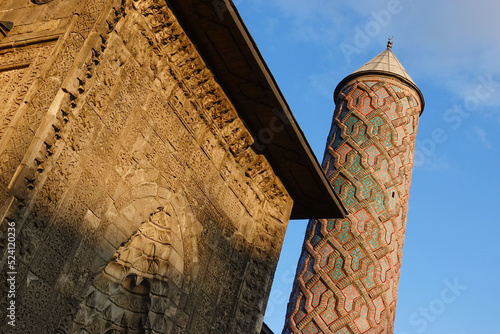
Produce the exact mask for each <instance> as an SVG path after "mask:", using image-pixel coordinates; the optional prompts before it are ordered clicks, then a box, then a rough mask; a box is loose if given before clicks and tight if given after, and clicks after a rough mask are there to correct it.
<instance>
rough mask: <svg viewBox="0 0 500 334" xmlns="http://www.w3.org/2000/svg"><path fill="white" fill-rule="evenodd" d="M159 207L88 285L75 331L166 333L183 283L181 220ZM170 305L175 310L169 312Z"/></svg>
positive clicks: (75, 324) (173, 212) (172, 210)
mask: <svg viewBox="0 0 500 334" xmlns="http://www.w3.org/2000/svg"><path fill="white" fill-rule="evenodd" d="M179 218H180V220H184V219H185V217H184V216H183V215H182V214H181V215H180V216H178V215H177V214H176V212H175V210H174V208H173V206H172V205H169V206H168V207H165V208H158V209H157V210H156V211H155V212H153V213H152V214H151V215H150V217H149V219H148V220H147V221H145V222H144V223H142V224H141V226H140V227H139V229H138V231H137V232H135V233H134V234H133V235H132V236H131V237H130V238H129V240H128V241H127V242H126V243H125V244H123V245H122V246H121V247H120V248H119V249H118V250H117V251H116V253H115V254H114V255H113V257H112V258H111V260H110V261H109V263H108V264H107V265H106V267H105V268H104V270H103V271H102V272H101V273H99V274H98V275H97V277H96V278H95V280H94V282H93V283H92V285H91V286H90V287H89V288H88V290H87V292H86V294H85V296H84V299H83V301H82V302H81V304H80V309H79V311H78V313H77V315H76V317H75V319H74V322H73V329H72V332H74V333H87V331H89V332H91V333H104V334H105V333H157V332H160V333H165V332H166V331H167V330H168V326H169V323H171V322H172V321H173V320H174V319H173V317H175V314H176V312H175V310H176V309H177V304H178V302H179V300H178V299H179V297H180V293H176V291H179V292H180V289H181V288H182V285H183V283H184V277H185V275H186V274H187V273H186V264H185V259H184V253H185V246H184V245H185V243H184V242H183V235H182V234H183V233H182V226H181V225H185V224H183V222H182V221H180V220H179ZM173 310H174V311H173Z"/></svg>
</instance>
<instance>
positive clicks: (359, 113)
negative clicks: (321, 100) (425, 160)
mask: <svg viewBox="0 0 500 334" xmlns="http://www.w3.org/2000/svg"><path fill="white" fill-rule="evenodd" d="M334 100H335V103H336V109H335V114H334V117H333V123H332V127H331V130H330V134H329V136H328V140H327V145H326V150H325V156H324V160H323V168H324V170H325V172H326V174H327V176H328V178H329V180H330V182H331V183H332V185H333V187H334V189H335V191H336V193H337V194H338V195H339V197H340V198H341V200H342V202H343V204H344V206H345V208H346V209H347V211H348V215H347V216H346V218H344V219H320V220H311V221H309V224H308V227H307V231H306V236H305V241H304V246H303V249H302V254H301V257H300V260H299V264H298V268H297V274H296V279H295V283H294V286H293V290H292V294H291V297H290V302H289V304H288V310H287V316H286V323H285V328H284V330H283V333H308V334H310V333H333V334H347V333H393V328H394V317H395V310H396V298H397V290H398V281H399V275H400V267H401V256H402V248H403V242H404V232H405V226H406V213H407V211H408V197H409V191H410V181H411V173H412V166H413V154H414V149H415V136H416V132H417V125H418V120H419V116H420V114H421V112H422V110H423V107H424V99H423V96H422V93H421V92H420V90H419V89H418V87H417V86H416V85H415V83H414V82H413V81H412V79H411V78H410V76H409V75H408V73H407V72H406V71H405V70H404V68H403V67H402V66H401V64H400V63H399V61H398V60H397V58H396V57H395V55H394V53H393V52H392V50H391V42H389V44H388V47H387V49H386V50H384V51H383V52H382V53H380V54H379V55H378V56H376V57H375V58H374V59H372V60H371V61H370V62H368V63H367V64H365V65H364V66H363V67H361V68H360V69H358V70H357V71H355V72H354V73H352V74H351V75H349V76H347V77H346V78H345V79H344V80H342V82H340V84H339V85H338V86H337V88H336V90H335V93H334Z"/></svg>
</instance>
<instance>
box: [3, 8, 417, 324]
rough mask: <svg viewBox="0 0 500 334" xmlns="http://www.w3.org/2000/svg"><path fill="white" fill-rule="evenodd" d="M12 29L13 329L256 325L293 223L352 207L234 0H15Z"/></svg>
mask: <svg viewBox="0 0 500 334" xmlns="http://www.w3.org/2000/svg"><path fill="white" fill-rule="evenodd" d="M0 32H1V35H0V38H1V40H0V100H1V103H0V114H1V118H0V122H1V123H0V219H1V222H2V223H1V224H2V225H1V230H0V231H1V235H0V238H1V239H0V252H1V253H0V254H1V255H2V256H1V265H2V271H1V275H0V279H1V282H2V300H1V301H0V303H1V307H0V316H1V318H0V332H2V333H259V332H260V330H261V326H262V320H263V315H264V310H265V307H266V303H267V298H268V295H269V290H270V287H271V282H272V278H273V274H274V270H275V267H276V264H277V261H278V257H279V252H280V248H281V244H282V241H283V237H284V233H285V229H286V226H287V223H288V220H289V219H290V218H324V217H342V216H343V214H344V213H345V211H344V208H343V206H342V204H341V202H340V201H339V200H338V199H337V197H336V195H335V193H334V190H333V187H332V186H331V185H330V183H329V182H328V179H327V178H326V176H325V175H324V174H323V173H322V171H321V167H320V165H319V164H318V162H317V161H316V159H315V157H314V154H313V153H312V152H311V150H310V148H309V146H308V145H307V142H306V141H305V138H304V137H303V135H302V132H301V131H300V129H299V128H298V125H297V124H296V122H295V120H294V118H293V116H292V115H291V113H290V110H289V109H288V106H287V104H286V101H285V100H284V99H283V96H282V95H281V93H280V92H279V89H278V87H277V86H276V84H275V82H274V80H273V79H272V76H271V74H270V73H269V71H268V69H267V67H266V66H265V63H264V62H263V60H262V57H261V56H260V54H259V53H258V50H257V49H256V48H255V46H254V44H253V42H252V40H251V37H250V36H249V34H248V32H247V31H246V29H245V27H244V24H243V23H242V21H241V19H240V18H239V16H238V14H237V12H236V10H235V8H234V5H233V4H232V3H231V2H230V1H229V0H224V1H223V0H220V1H216V2H214V1H211V0H210V1H202V0H196V1H195V0H193V1H190V0H185V1H184V0H183V1H168V2H165V1H164V0H123V1H122V0H38V1H35V0H33V1H28V0H5V1H2V2H1V3H0ZM346 94H347V93H346ZM414 119H415V122H416V117H415V118H414ZM356 129H357V128H356ZM381 133H382V131H381ZM347 159H348V160H349V161H350V159H352V157H351V156H349V157H348V158H347ZM403 195H404V194H403ZM344 202H345V201H344ZM12 231H14V232H12ZM384 254H385V253H384ZM12 258H15V261H13V262H12V261H11V259H12ZM363 266H366V265H365V264H363ZM12 278H13V280H12ZM387 279H392V276H390V275H389V276H388V277H387ZM12 282H14V283H12ZM12 288H14V290H12ZM11 291H14V294H13V295H12V294H11V293H9V292H11ZM12 304H14V305H15V307H14V311H12V307H10V306H11V305H12ZM12 324H15V326H12Z"/></svg>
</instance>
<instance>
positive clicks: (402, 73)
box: [333, 41, 425, 111]
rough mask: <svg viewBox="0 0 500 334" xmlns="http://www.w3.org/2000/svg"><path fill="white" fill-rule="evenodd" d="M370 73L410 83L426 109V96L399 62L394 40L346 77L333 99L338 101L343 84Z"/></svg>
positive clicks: (336, 89)
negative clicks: (393, 43) (393, 46)
mask: <svg viewBox="0 0 500 334" xmlns="http://www.w3.org/2000/svg"><path fill="white" fill-rule="evenodd" d="M368 74H379V75H380V74H383V75H387V76H391V77H396V78H398V79H400V80H402V81H403V82H405V83H406V84H408V85H410V86H411V87H413V88H414V89H415V90H416V91H417V93H418V95H419V97H420V100H421V101H422V111H423V109H424V104H425V102H424V96H423V95H422V92H421V91H420V89H419V88H418V87H417V85H416V84H415V82H414V81H413V79H412V78H411V77H410V75H409V74H408V72H406V70H405V69H404V67H403V65H401V63H400V62H399V60H398V58H396V55H395V54H394V52H392V42H391V41H389V43H387V49H385V50H384V51H382V52H381V53H379V54H378V55H377V56H375V57H374V58H373V59H372V60H370V61H369V62H367V63H366V64H364V65H363V66H361V67H360V68H358V69H357V70H356V71H354V72H352V73H351V74H350V75H348V76H347V77H345V78H344V79H343V80H342V81H341V82H340V83H339V84H338V85H337V88H335V92H334V94H333V99H334V101H337V97H338V95H339V93H340V90H341V89H342V88H343V86H344V85H345V84H346V83H347V82H348V81H351V80H352V79H354V78H356V77H360V76H363V75H368Z"/></svg>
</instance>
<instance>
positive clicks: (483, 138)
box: [474, 126, 492, 149]
mask: <svg viewBox="0 0 500 334" xmlns="http://www.w3.org/2000/svg"><path fill="white" fill-rule="evenodd" d="M474 134H475V136H476V137H477V138H478V139H479V141H480V142H481V144H482V145H483V146H484V147H485V148H487V149H491V147H492V146H491V143H490V141H489V140H488V136H487V134H486V131H485V130H484V129H482V128H480V127H478V126H475V127H474Z"/></svg>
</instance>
